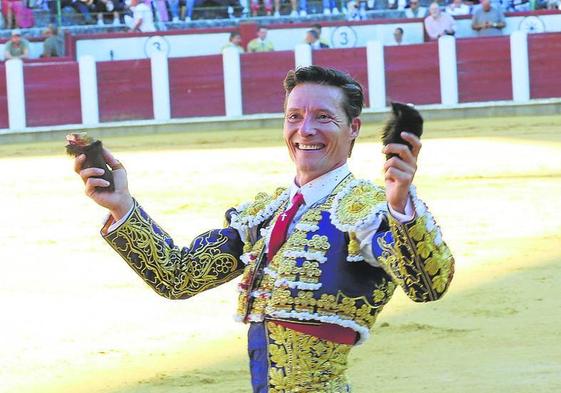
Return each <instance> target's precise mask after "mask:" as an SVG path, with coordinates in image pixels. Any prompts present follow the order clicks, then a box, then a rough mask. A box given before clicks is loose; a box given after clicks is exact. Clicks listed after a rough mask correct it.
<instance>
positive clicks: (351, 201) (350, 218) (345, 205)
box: [329, 179, 388, 262]
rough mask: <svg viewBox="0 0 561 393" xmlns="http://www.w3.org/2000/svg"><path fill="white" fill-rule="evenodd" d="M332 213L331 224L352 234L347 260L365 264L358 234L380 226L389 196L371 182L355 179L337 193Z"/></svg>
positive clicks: (350, 235) (386, 211)
mask: <svg viewBox="0 0 561 393" xmlns="http://www.w3.org/2000/svg"><path fill="white" fill-rule="evenodd" d="M329 213H330V216H331V223H332V224H333V225H334V226H335V227H336V228H337V229H339V230H340V231H342V232H347V233H348V234H349V237H350V241H349V246H348V248H349V249H348V256H347V260H348V261H350V262H357V261H362V260H364V258H363V257H362V255H361V254H360V244H359V242H358V239H357V237H356V232H358V231H361V230H364V229H366V228H372V229H376V228H377V227H378V226H380V224H381V222H382V220H383V218H384V217H385V216H386V214H387V213H388V204H387V202H386V193H385V192H384V189H383V188H382V187H380V186H377V185H375V184H374V183H372V182H371V181H369V180H362V179H354V180H352V181H351V182H349V184H347V186H346V187H345V188H343V189H342V190H341V191H339V192H338V193H337V195H336V196H335V198H334V200H333V205H332V206H331V209H330V211H329Z"/></svg>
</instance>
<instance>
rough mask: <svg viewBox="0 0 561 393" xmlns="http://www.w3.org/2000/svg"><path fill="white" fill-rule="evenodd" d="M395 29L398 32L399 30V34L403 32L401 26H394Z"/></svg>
mask: <svg viewBox="0 0 561 393" xmlns="http://www.w3.org/2000/svg"><path fill="white" fill-rule="evenodd" d="M395 29H396V30H399V32H400V33H401V34H403V29H402V28H401V27H396V28H395Z"/></svg>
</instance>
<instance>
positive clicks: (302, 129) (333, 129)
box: [284, 83, 360, 186]
mask: <svg viewBox="0 0 561 393" xmlns="http://www.w3.org/2000/svg"><path fill="white" fill-rule="evenodd" d="M344 99H345V96H344V93H343V90H342V89H341V88H339V87H335V86H329V85H320V84H316V83H303V84H300V85H297V86H296V87H294V89H293V90H292V91H291V92H290V94H289V95H288V97H287V101H286V110H285V118H284V140H285V142H286V145H287V147H288V152H289V154H290V157H291V158H292V160H293V161H294V163H295V164H296V181H297V182H298V184H299V185H301V186H302V185H304V184H306V183H308V182H309V181H311V180H313V179H315V178H317V177H319V176H321V175H323V174H325V173H327V172H329V171H331V170H333V169H335V168H337V167H339V166H341V165H343V164H344V163H345V162H346V161H347V157H348V155H349V152H350V150H351V143H352V141H353V140H354V139H355V138H356V137H357V136H358V133H359V129H360V120H359V119H358V118H355V119H352V121H349V119H348V118H347V115H346V114H345V111H344V109H343V104H342V103H343V101H344Z"/></svg>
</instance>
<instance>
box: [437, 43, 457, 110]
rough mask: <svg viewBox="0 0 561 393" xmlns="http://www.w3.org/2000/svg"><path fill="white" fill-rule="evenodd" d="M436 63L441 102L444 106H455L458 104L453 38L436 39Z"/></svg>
mask: <svg viewBox="0 0 561 393" xmlns="http://www.w3.org/2000/svg"><path fill="white" fill-rule="evenodd" d="M438 63H439V66H440V99H441V102H442V103H443V104H444V105H456V104H457V103H458V66H457V62H456V39H455V38H454V37H452V36H449V35H446V36H443V37H440V38H439V39H438Z"/></svg>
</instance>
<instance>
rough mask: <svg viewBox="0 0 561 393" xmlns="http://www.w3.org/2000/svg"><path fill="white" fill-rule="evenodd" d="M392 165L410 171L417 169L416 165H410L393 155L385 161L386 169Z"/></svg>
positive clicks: (413, 171)
mask: <svg viewBox="0 0 561 393" xmlns="http://www.w3.org/2000/svg"><path fill="white" fill-rule="evenodd" d="M392 167H393V168H397V169H399V170H401V171H404V172H408V173H415V171H416V170H417V166H416V165H410V164H408V163H406V162H405V161H403V160H402V159H401V158H398V157H392V158H390V159H389V160H387V161H386V162H385V163H384V171H387V170H388V169H389V168H392Z"/></svg>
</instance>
